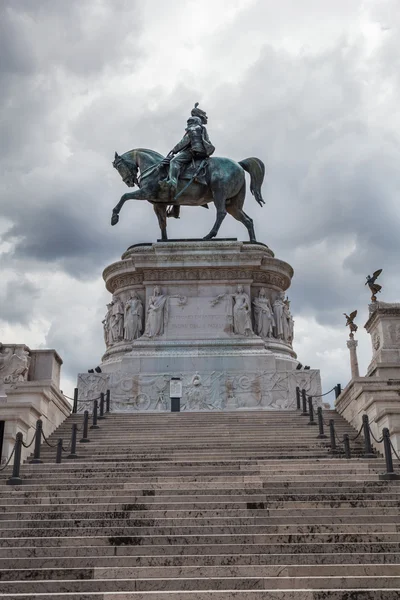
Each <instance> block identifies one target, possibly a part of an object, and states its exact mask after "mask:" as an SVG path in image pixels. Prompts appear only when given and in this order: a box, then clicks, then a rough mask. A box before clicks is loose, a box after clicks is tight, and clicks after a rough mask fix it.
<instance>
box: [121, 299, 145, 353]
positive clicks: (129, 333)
mask: <svg viewBox="0 0 400 600" xmlns="http://www.w3.org/2000/svg"><path fill="white" fill-rule="evenodd" d="M142 323H143V304H142V301H141V300H140V298H139V296H138V295H137V292H132V293H131V295H130V298H129V299H128V300H127V301H126V303H125V320H124V340H126V341H127V342H131V341H132V340H136V339H137V338H138V337H140V335H141V334H142V331H143V327H142Z"/></svg>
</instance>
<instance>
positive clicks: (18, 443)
mask: <svg viewBox="0 0 400 600" xmlns="http://www.w3.org/2000/svg"><path fill="white" fill-rule="evenodd" d="M22 439H23V435H22V433H21V432H20V431H19V432H18V433H17V435H16V438H15V450H14V464H13V472H12V475H11V477H10V478H9V479H7V481H6V483H7V485H21V483H22V479H21V477H20V476H19V470H20V467H21V452H22Z"/></svg>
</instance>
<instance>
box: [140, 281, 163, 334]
mask: <svg viewBox="0 0 400 600" xmlns="http://www.w3.org/2000/svg"><path fill="white" fill-rule="evenodd" d="M167 320H168V296H167V295H164V294H161V290H160V288H159V287H158V286H156V287H155V288H154V292H153V295H152V297H151V298H150V300H149V306H148V307H147V319H146V327H145V330H144V334H143V337H149V338H154V337H157V336H159V335H162V334H163V333H164V326H165V323H166V322H167Z"/></svg>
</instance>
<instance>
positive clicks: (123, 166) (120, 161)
mask: <svg viewBox="0 0 400 600" xmlns="http://www.w3.org/2000/svg"><path fill="white" fill-rule="evenodd" d="M112 166H113V167H114V168H115V169H117V171H118V173H119V174H120V175H121V177H122V181H123V182H124V183H126V185H127V186H128V187H134V186H135V185H137V184H138V180H137V174H138V166H137V164H136V163H134V162H132V161H130V160H127V159H126V158H123V157H122V156H120V155H119V154H118V153H117V152H116V153H115V156H114V160H113V163H112Z"/></svg>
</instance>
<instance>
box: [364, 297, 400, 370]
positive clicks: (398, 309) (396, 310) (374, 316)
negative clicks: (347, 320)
mask: <svg viewBox="0 0 400 600" xmlns="http://www.w3.org/2000/svg"><path fill="white" fill-rule="evenodd" d="M369 313H370V314H369V319H368V321H367V322H366V324H365V329H366V330H367V331H368V333H369V334H370V336H371V342H372V352H373V355H372V360H371V363H370V365H369V367H368V372H367V375H368V376H374V377H384V378H388V379H399V376H400V304H399V303H388V302H372V303H371V304H370V305H369Z"/></svg>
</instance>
